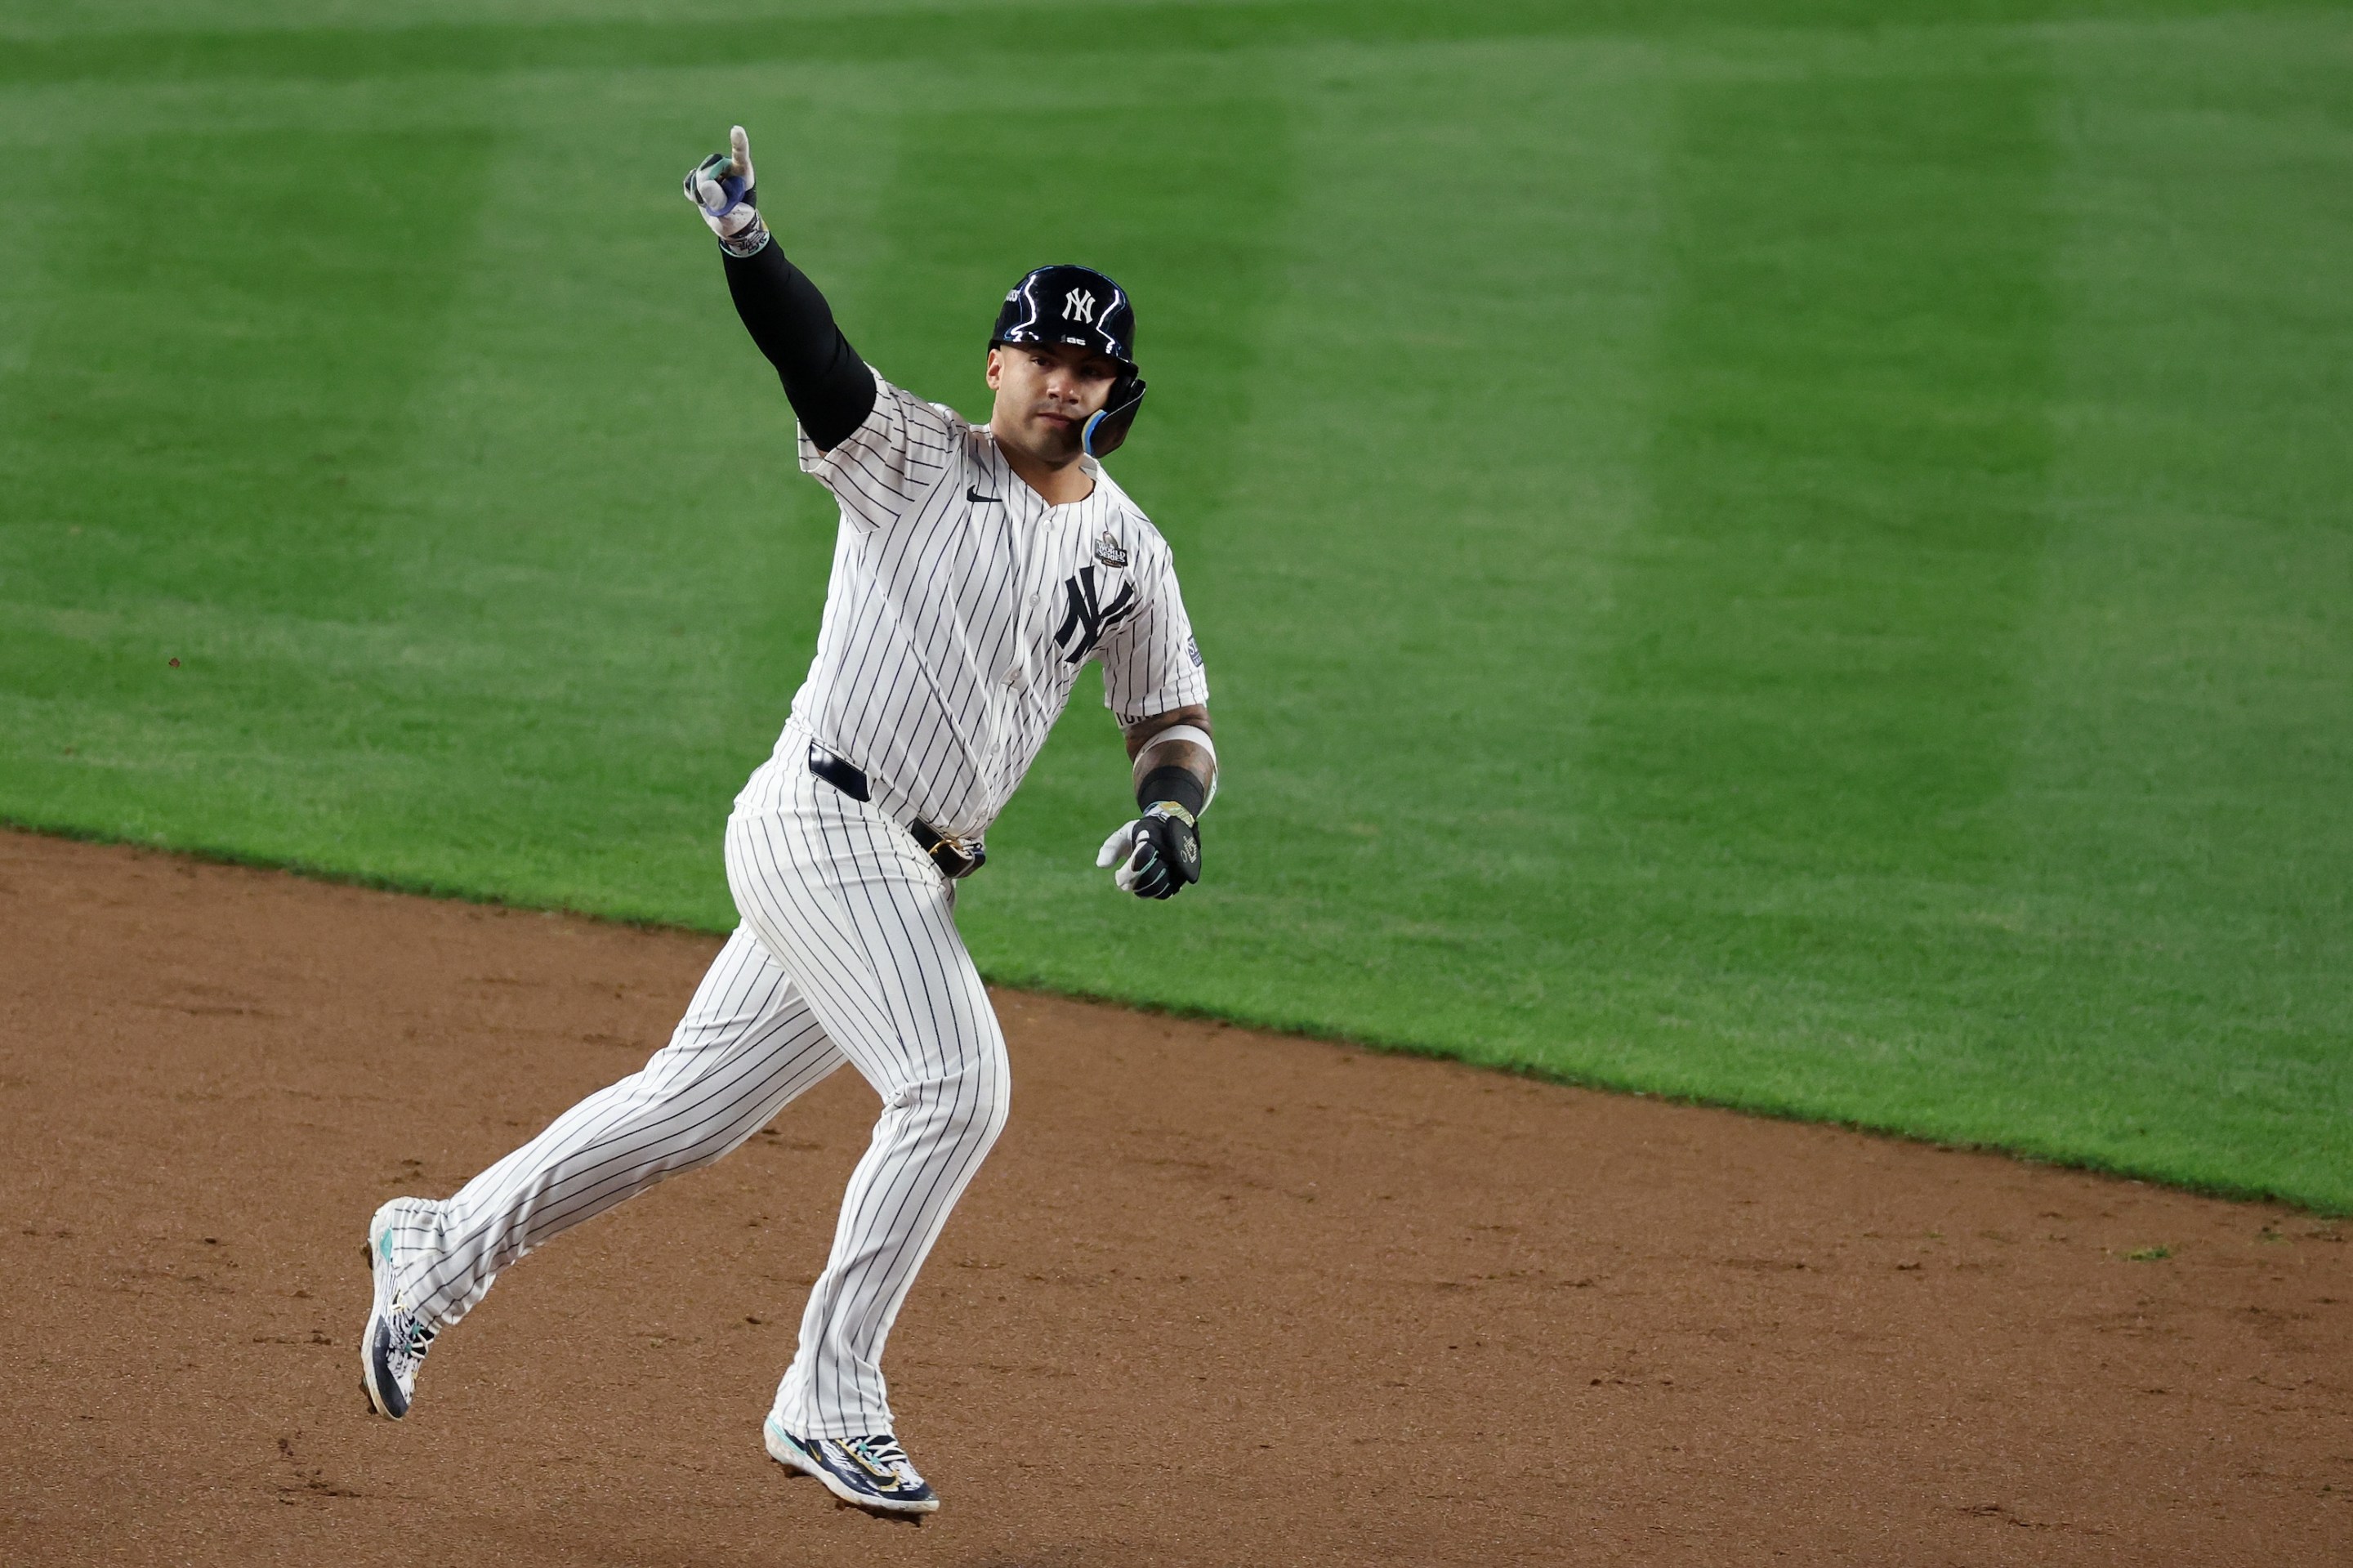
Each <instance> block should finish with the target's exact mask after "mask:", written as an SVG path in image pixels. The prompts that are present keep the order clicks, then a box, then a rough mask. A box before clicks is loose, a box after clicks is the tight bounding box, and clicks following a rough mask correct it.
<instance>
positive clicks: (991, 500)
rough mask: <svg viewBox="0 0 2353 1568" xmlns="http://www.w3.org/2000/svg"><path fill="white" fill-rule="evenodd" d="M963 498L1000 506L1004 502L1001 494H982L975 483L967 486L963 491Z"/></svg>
mask: <svg viewBox="0 0 2353 1568" xmlns="http://www.w3.org/2000/svg"><path fill="white" fill-rule="evenodd" d="M964 498H965V500H966V501H978V502H985V503H987V504H989V505H992V506H1002V505H1004V504H1005V498H1004V497H1003V496H1001V495H983V494H982V493H980V486H978V485H972V486H970V487H968V488H967V489H966V490H965V493H964Z"/></svg>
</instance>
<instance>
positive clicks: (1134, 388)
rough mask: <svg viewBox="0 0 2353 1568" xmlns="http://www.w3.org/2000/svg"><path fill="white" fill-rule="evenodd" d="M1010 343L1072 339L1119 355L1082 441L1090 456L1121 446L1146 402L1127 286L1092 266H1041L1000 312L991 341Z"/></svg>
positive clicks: (1106, 353)
mask: <svg viewBox="0 0 2353 1568" xmlns="http://www.w3.org/2000/svg"><path fill="white" fill-rule="evenodd" d="M1008 343H1067V344H1075V345H1077V346H1078V347H1080V348H1085V349H1092V350H1093V351H1094V352H1095V353H1097V354H1100V355H1103V356H1104V357H1105V358H1107V359H1113V360H1116V361H1118V362H1119V367H1120V371H1121V375H1120V377H1119V379H1118V380H1117V381H1114V382H1113V383H1112V388H1111V396H1110V397H1108V398H1107V399H1105V400H1104V403H1103V411H1102V412H1100V413H1098V414H1095V415H1093V416H1092V417H1091V418H1089V419H1088V420H1087V424H1086V429H1084V430H1083V431H1082V432H1081V433H1080V437H1079V442H1080V445H1081V446H1082V448H1083V449H1084V450H1085V451H1086V454H1087V455H1088V456H1089V457H1096V458H1099V457H1104V456H1108V455H1109V454H1110V453H1112V452H1113V451H1116V450H1119V443H1120V442H1122V441H1124V440H1127V430H1128V427H1129V426H1131V425H1133V424H1134V423H1135V411H1136V409H1137V408H1139V407H1140V406H1142V404H1143V402H1144V377H1143V376H1139V375H1137V374H1136V370H1135V307H1134V305H1132V304H1130V303H1129V302H1128V298H1127V291H1126V290H1124V289H1123V288H1121V287H1120V286H1119V285H1118V284H1117V283H1114V282H1113V281H1111V280H1110V279H1109V278H1106V277H1104V276H1103V274H1102V273H1101V272H1098V271H1096V270H1094V269H1093V268H1092V267H1074V266H1071V265H1070V264H1068V263H1060V264H1057V265H1055V266H1051V267H1040V268H1039V269H1038V270H1036V271H1034V272H1032V273H1030V274H1029V276H1028V277H1026V278H1024V279H1022V280H1021V281H1019V282H1018V283H1016V284H1014V285H1013V287H1012V288H1011V289H1010V290H1008V291H1007V292H1006V295H1005V304H1004V307H1003V308H1002V309H1000V310H999V311H998V312H997V327H996V330H995V331H993V332H991V333H990V334H988V346H989V347H991V348H995V347H997V345H998V344H1008Z"/></svg>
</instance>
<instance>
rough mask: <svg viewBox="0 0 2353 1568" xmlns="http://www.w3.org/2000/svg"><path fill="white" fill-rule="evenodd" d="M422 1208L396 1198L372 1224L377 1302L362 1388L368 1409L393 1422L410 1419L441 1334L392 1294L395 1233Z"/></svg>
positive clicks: (364, 1345)
mask: <svg viewBox="0 0 2353 1568" xmlns="http://www.w3.org/2000/svg"><path fill="white" fill-rule="evenodd" d="M423 1203H424V1200H423V1199H420V1198H395V1199H394V1200H393V1201H392V1202H389V1203H386V1204H385V1206H384V1207H383V1208H381V1209H378V1210H377V1211H376V1212H375V1218H374V1219H372V1220H370V1221H369V1222H368V1245H367V1255H368V1272H369V1274H371V1275H372V1276H374V1277H375V1304H374V1305H373V1306H371V1307H370V1308H368V1319H367V1329H366V1330H365V1331H364V1333H362V1334H361V1336H360V1385H361V1386H362V1387H363V1388H364V1389H366V1390H367V1397H368V1404H370V1405H372V1406H374V1407H375V1410H376V1411H377V1412H378V1413H380V1414H385V1415H389V1416H391V1417H392V1418H393V1419H394V1420H395V1421H397V1420H399V1419H400V1418H401V1417H402V1416H404V1415H406V1414H408V1403H409V1401H410V1400H411V1399H412V1398H414V1397H415V1396H416V1393H417V1368H418V1367H419V1366H421V1365H423V1364H424V1361H425V1352H426V1351H428V1350H430V1349H432V1348H433V1337H434V1336H435V1335H436V1334H438V1333H439V1332H440V1331H441V1330H440V1329H439V1327H438V1325H436V1324H432V1323H427V1322H426V1321H425V1320H424V1319H422V1318H420V1317H418V1316H417V1313H416V1312H415V1311H414V1310H413V1309H411V1307H410V1305H409V1304H408V1303H406V1302H404V1301H402V1300H400V1299H399V1298H398V1297H397V1295H396V1293H395V1291H394V1289H393V1270H392V1247H393V1239H392V1238H393V1232H394V1230H395V1229H396V1227H397V1226H398V1225H399V1224H400V1222H401V1220H402V1218H403V1216H404V1215H405V1214H406V1213H407V1212H408V1211H409V1210H410V1209H412V1208H417V1207H421V1206H423Z"/></svg>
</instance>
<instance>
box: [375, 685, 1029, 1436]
mask: <svg viewBox="0 0 2353 1568" xmlns="http://www.w3.org/2000/svg"><path fill="white" fill-rule="evenodd" d="M807 746H808V742H807V736H806V735H803V734H801V733H800V730H799V726H797V725H796V726H792V727H791V728H788V729H787V730H786V735H785V739H784V740H783V741H781V742H779V743H778V746H777V755H776V757H774V758H770V760H769V761H768V762H767V763H765V764H764V765H763V766H762V767H761V768H760V769H759V771H758V772H756V773H754V775H753V776H752V779H751V782H750V783H748V784H747V785H745V786H744V792H743V793H742V794H741V795H739V796H737V797H736V801H735V811H734V814H733V816H732V817H730V818H729V820H728V825H727V880H728V885H729V886H730V887H731V888H732V889H733V893H734V895H735V906H736V909H737V911H738V913H739V914H741V916H743V924H742V925H741V926H740V927H738V928H737V929H736V931H735V934H734V935H733V937H731V938H728V941H727V945H726V946H725V947H724V948H722V949H721V951H720V954H719V957H718V959H717V960H716V961H714V962H713V963H712V967H711V970H710V972H709V973H708V974H707V975H705V976H704V977H703V980H702V986H701V988H700V989H698V990H697V991H696V992H695V995H694V1000H693V1001H692V1002H691V1004H690V1005H689V1006H688V1008H687V1012H686V1015H685V1017H684V1018H682V1019H681V1020H680V1022H679V1025H678V1028H677V1030H676V1032H675V1033H673V1034H672V1035H671V1037H670V1044H668V1045H666V1046H664V1047H663V1048H662V1049H661V1050H660V1051H659V1052H657V1053H655V1054H654V1056H653V1057H652V1059H651V1060H650V1061H649V1062H648V1063H647V1064H646V1065H645V1067H644V1069H643V1070H642V1071H639V1072H638V1073H636V1074H633V1075H630V1076H629V1077H627V1078H624V1079H622V1080H621V1081H620V1082H619V1083H617V1084H615V1085H613V1086H610V1087H608V1088H606V1089H602V1090H599V1091H598V1092H597V1093H596V1094H593V1095H591V1096H589V1097H587V1098H586V1099H585V1100H583V1101H581V1102H580V1103H579V1104H578V1105H576V1106H575V1107H572V1108H571V1109H570V1110H568V1111H566V1112H565V1113H564V1114H563V1115H562V1116H560V1117H558V1118H556V1119H555V1120H554V1122H553V1123H551V1124H550V1125H549V1126H548V1128H546V1130H545V1131H543V1132H542V1133H541V1134H540V1135H539V1136H538V1137H537V1138H534V1139H532V1140H531V1141H530V1142H529V1143H527V1144H525V1145H523V1146H522V1148H521V1149H518V1150H515V1151H514V1152H513V1153H512V1154H510V1155H508V1156H507V1157H506V1158H505V1159H504V1160H500V1161H499V1162H498V1163H497V1164H496V1165H493V1166H491V1168H490V1169H489V1170H487V1171H483V1172H482V1173H481V1174H480V1176H477V1177H476V1178H474V1180H473V1181H470V1182H468V1183H467V1184H466V1185H465V1186H464V1187H463V1188H462V1189H460V1190H459V1192H458V1193H457V1195H456V1196H454V1197H452V1198H449V1199H448V1200H446V1201H445V1202H440V1203H438V1204H435V1205H430V1206H428V1207H422V1208H420V1209H419V1210H418V1211H417V1224H415V1225H414V1226H410V1227H404V1228H403V1229H402V1230H401V1231H400V1232H398V1233H397V1234H396V1235H395V1238H394V1241H395V1267H396V1269H397V1270H398V1271H399V1274H398V1278H397V1280H396V1284H397V1286H398V1287H399V1288H400V1290H401V1292H402V1294H403V1295H404V1296H406V1297H407V1298H409V1299H411V1300H414V1301H417V1303H418V1304H419V1305H420V1307H421V1308H423V1309H424V1310H425V1311H426V1312H427V1314H428V1315H431V1316H436V1317H438V1318H439V1319H441V1320H442V1321H443V1322H444V1323H451V1322H455V1321H456V1320H457V1319H459V1318H460V1317H462V1316H464V1315H465V1313H466V1312H467V1311H468V1310H469V1309H470V1308H472V1307H473V1306H474V1304H475V1303H476V1302H478V1301H480V1299H481V1298H482V1297H483V1295H484V1293H485V1292H487V1291H488V1290H489V1289H490V1287H491V1281H492V1279H493V1278H494V1277H496V1275H497V1273H498V1271H499V1270H500V1269H501V1268H503V1267H505V1266H507V1265H508V1264H510V1263H512V1262H513V1261H514V1260H515V1259H516V1258H518V1257H521V1256H522V1255H523V1254H524V1253H527V1252H529V1251H531V1250H532V1249H533V1248H534V1247H537V1246H539V1245H542V1244H543V1243H544V1242H546V1241H547V1240H548V1239H549V1238H550V1237H552V1236H554V1235H555V1234H557V1233H559V1232H561V1231H564V1230H566V1229H568V1228H569V1227H571V1226H573V1225H575V1224H579V1223H580V1222H581V1221H583V1220H585V1219H587V1218H589V1217H590V1216H592V1215H594V1214H597V1213H603V1212H604V1211H605V1210H607V1209H609V1208H611V1207H612V1206H613V1205H615V1204H616V1203H618V1202H622V1201H623V1200H624V1199H626V1198H628V1197H630V1196H632V1195H634V1194H636V1193H638V1192H643V1191H644V1190H645V1189H646V1188H648V1187H649V1186H651V1185H653V1184H654V1183H655V1182H656V1181H660V1180H662V1178H664V1177H666V1176H670V1175H674V1174H676V1173H677V1172H679V1171H690V1170H692V1169H694V1168H695V1167H697V1166H700V1165H708V1164H710V1163H711V1162H712V1161H713V1160H717V1159H719V1158H720V1157H721V1156H722V1155H723V1154H725V1153H727V1152H728V1151H729V1150H733V1149H734V1148H735V1147H736V1146H737V1145H739V1144H741V1143H743V1142H744V1139H748V1138H750V1137H751V1136H752V1135H753V1134H754V1132H757V1131H758V1130H759V1129H760V1128H762V1127H764V1126H765V1125H766V1124H767V1123H768V1121H769V1120H770V1119H771V1118H774V1117H775V1116H776V1112H777V1111H778V1110H780V1109H781V1108H783V1107H784V1106H785V1105H786V1103H788V1102H789V1101H790V1100H792V1099H793V1097H795V1096H797V1095H798V1094H800V1093H801V1092H802V1091H803V1090H805V1089H807V1088H808V1087H809V1086H811V1085H813V1084H815V1083H817V1082H818V1081H819V1080H820V1079H822V1078H824V1077H825V1076H826V1075H828V1074H829V1073H831V1072H833V1071H834V1069H835V1068H837V1067H839V1066H840V1065H841V1064H842V1063H843V1062H845V1061H847V1062H849V1063H851V1064H852V1065H855V1066H856V1067H857V1068H858V1070H859V1071H860V1074H862V1075H864V1076H865V1078H866V1080H867V1082H868V1083H870V1084H871V1085H872V1086H873V1087H874V1089H875V1092H876V1093H878V1094H879V1095H881V1098H882V1115H881V1119H880V1120H879V1121H877V1122H876V1123H875V1127H874V1137H873V1140H872V1142H871V1143H870V1144H869V1145H868V1147H867V1150H866V1153H865V1156H864V1157H863V1158H862V1159H860V1160H859V1162H858V1168H857V1170H856V1171H854V1172H852V1174H851V1176H850V1179H849V1191H848V1192H847V1193H846V1194H845V1195H844V1197H843V1200H842V1205H841V1215H840V1219H839V1221H838V1222H837V1224H836V1225H835V1228H834V1237H833V1252H832V1255H831V1256H830V1258H829V1259H828V1261H827V1264H826V1267H825V1272H824V1273H823V1274H822V1275H820V1276H819V1277H818V1281H817V1284H816V1286H815V1287H813V1288H812V1289H811V1291H810V1293H809V1299H808V1306H807V1310H806V1311H805V1313H804V1314H803V1316H802V1319H801V1337H800V1349H799V1352H798V1353H797V1355H796V1356H795V1357H794V1360H793V1363H792V1366H791V1368H790V1369H789V1370H788V1371H787V1372H786V1373H785V1377H784V1381H783V1383H782V1384H781V1385H780V1386H779V1387H778V1389H777V1391H776V1406H775V1414H776V1418H777V1420H778V1422H779V1423H780V1424H781V1425H784V1426H785V1427H786V1429H787V1430H789V1431H792V1432H795V1433H797V1434H800V1435H801V1436H829V1437H849V1436H866V1435H869V1434H873V1433H882V1432H890V1431H892V1418H891V1409H890V1404H889V1401H888V1399H887V1398H886V1396H885V1393H884V1388H883V1381H882V1372H881V1356H882V1346H883V1341H884V1340H886V1339H887V1338H889V1336H890V1332H891V1325H892V1321H893V1320H894V1319H896V1318H897V1316H898V1312H899V1306H900V1303H902V1301H904V1300H905V1299H906V1296H907V1291H908V1288H909V1287H911V1286H912V1285H913V1283H914V1278H915V1272H916V1270H917V1269H919V1268H920V1267H922V1266H923V1259H924V1257H925V1256H926V1255H928V1254H929V1253H930V1251H931V1248H932V1244H933V1243H934V1241H935V1240H937V1239H938V1236H939V1234H940V1230H941V1227H942V1226H943V1225H944V1224H945V1223H946V1221H947V1217H948V1213H949V1211H950V1210H951V1209H953V1208H954V1207H955V1202H956V1199H957V1198H959V1197H960V1196H962V1195H963V1192H964V1190H965V1185H966V1184H967V1183H968V1182H969V1181H971V1180H972V1176H973V1172H974V1171H976V1170H978V1169H979V1166H980V1162H981V1160H982V1159H983V1158H984V1157H986V1156H987V1153H988V1150H989V1147H990V1146H991V1145H992V1144H993V1143H995V1142H996V1140H997V1134H998V1133H999V1132H1000V1131H1002V1130H1003V1128H1004V1126H1005V1116H1006V1108H1007V1104H1008V1089H1009V1072H1008V1064H1007V1060H1006V1054H1005V1036H1004V1034H1003V1033H1002V1032H1001V1031H1000V1030H999V1028H998V1026H997V1015H996V1013H995V1012H994V1011H993V1010H992V1009H991V1008H990V1006H989V1003H988V995H987V991H985V990H984V989H983V987H982V985H981V981H980V976H979V974H978V972H977V971H976V970H975V969H974V968H973V964H972V959H971V958H970V957H969V955H967V954H966V953H965V948H964V942H963V939H962V938H960V937H959V936H958V935H957V933H956V928H955V919H954V916H953V906H954V898H953V895H952V893H951V891H950V887H949V885H947V884H946V883H945V882H944V880H943V879H942V877H941V876H940V874H939V872H938V871H937V869H935V868H934V866H933V864H932V863H931V860H930V858H929V857H928V856H926V855H925V854H924V853H923V851H922V850H921V849H919V848H917V847H916V845H915V842H914V841H913V839H912V838H910V837H909V836H908V834H907V832H906V831H905V830H904V829H903V828H902V827H900V826H898V825H897V824H895V823H893V822H892V821H890V820H889V819H888V818H886V817H885V816H883V815H882V814H881V812H880V811H879V810H876V809H875V808H874V807H872V806H871V805H868V804H864V803H861V802H860V801H856V800H850V799H849V797H848V796H846V795H843V794H841V793H840V792H839V791H838V790H836V789H833V787H832V786H830V785H828V784H826V783H824V782H822V781H821V780H818V779H814V778H812V777H810V775H809V772H808V769H807V766H806V762H805V760H804V759H805V758H806V757H807Z"/></svg>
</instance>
